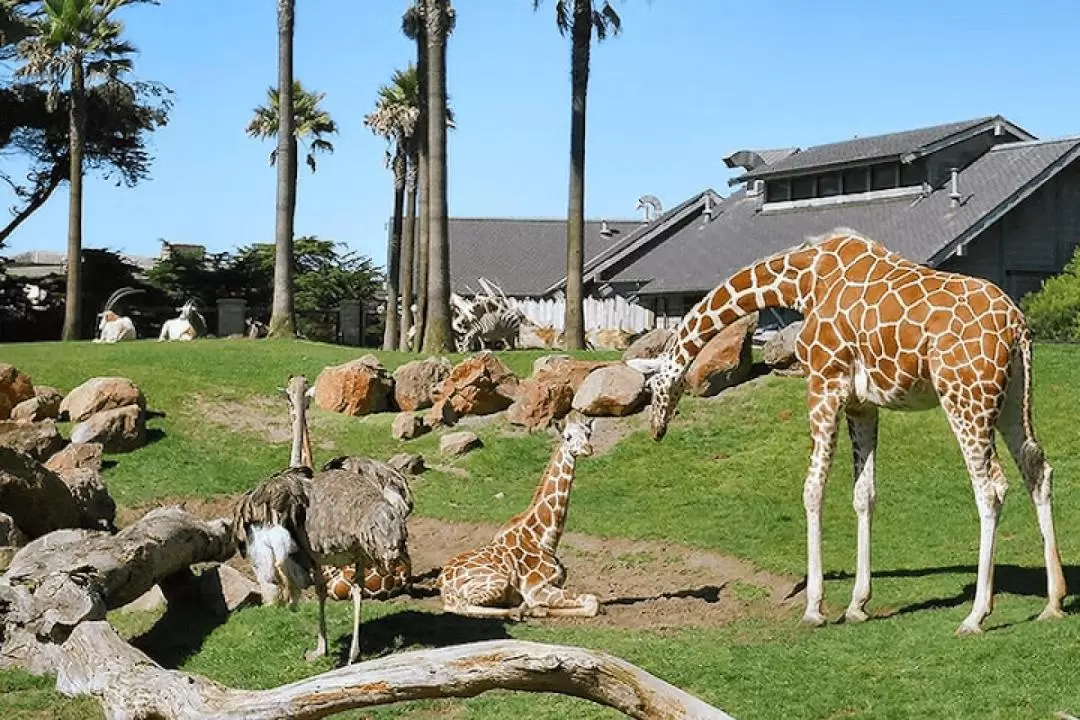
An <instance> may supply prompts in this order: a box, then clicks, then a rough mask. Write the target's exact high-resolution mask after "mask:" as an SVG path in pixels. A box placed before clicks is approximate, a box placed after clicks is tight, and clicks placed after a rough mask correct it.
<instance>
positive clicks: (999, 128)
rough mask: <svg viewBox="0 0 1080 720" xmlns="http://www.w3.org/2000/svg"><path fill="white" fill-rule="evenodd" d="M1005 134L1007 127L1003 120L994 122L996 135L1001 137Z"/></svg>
mask: <svg viewBox="0 0 1080 720" xmlns="http://www.w3.org/2000/svg"><path fill="white" fill-rule="evenodd" d="M1004 134H1005V127H1004V126H1003V125H1002V124H1001V120H998V121H997V122H995V123H994V137H1001V136H1002V135H1004Z"/></svg>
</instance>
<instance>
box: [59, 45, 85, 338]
mask: <svg viewBox="0 0 1080 720" xmlns="http://www.w3.org/2000/svg"><path fill="white" fill-rule="evenodd" d="M85 103H86V83H85V78H84V77H83V61H82V58H81V57H77V58H76V59H75V64H74V65H73V66H72V69H71V107H70V109H69V110H68V132H69V153H70V155H71V170H70V174H71V195H70V196H69V198H68V246H67V299H66V300H65V302H64V330H63V334H62V335H61V339H63V340H78V339H79V337H80V336H81V335H82V207H83V148H84V146H85V143H86V108H85V107H84V105H85Z"/></svg>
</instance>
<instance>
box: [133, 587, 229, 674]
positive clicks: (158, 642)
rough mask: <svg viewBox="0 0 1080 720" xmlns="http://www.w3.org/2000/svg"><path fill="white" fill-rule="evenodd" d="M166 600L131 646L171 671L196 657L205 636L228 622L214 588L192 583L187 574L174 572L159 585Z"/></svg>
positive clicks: (227, 615)
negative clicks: (155, 617) (159, 613)
mask: <svg viewBox="0 0 1080 720" xmlns="http://www.w3.org/2000/svg"><path fill="white" fill-rule="evenodd" d="M159 585H160V586H161V590H162V592H163V593H164V594H165V597H166V598H168V603H167V604H166V606H165V607H166V609H165V614H164V615H162V616H161V619H160V620H158V621H157V622H156V623H154V626H153V627H152V628H150V630H148V631H147V632H145V633H144V634H142V635H140V636H139V637H137V638H134V639H132V641H131V644H132V645H133V646H135V647H136V648H138V649H139V650H142V651H143V652H144V653H146V654H147V655H149V656H150V657H151V658H152V659H153V660H155V661H156V662H157V663H158V664H159V665H161V666H162V667H165V668H171V669H175V668H177V667H179V666H180V665H181V664H183V662H184V661H185V660H187V659H188V658H190V657H192V656H193V655H195V654H197V653H198V652H199V651H200V650H201V649H202V645H203V642H204V641H205V640H206V638H207V636H209V635H210V633H211V632H212V631H213V630H214V629H215V628H217V627H218V626H219V625H224V624H225V622H226V621H227V620H228V619H229V610H228V608H227V607H226V606H225V601H224V598H223V597H222V594H221V592H220V586H218V590H217V592H214V589H213V588H211V587H207V585H209V583H208V582H207V581H203V582H202V583H199V582H195V581H194V579H193V577H192V576H191V573H190V571H187V572H186V573H185V572H180V573H176V574H175V575H172V576H169V577H167V578H164V579H162V580H161V582H160V583H159Z"/></svg>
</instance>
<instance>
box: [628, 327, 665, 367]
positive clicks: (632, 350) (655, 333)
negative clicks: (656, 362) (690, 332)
mask: <svg viewBox="0 0 1080 720" xmlns="http://www.w3.org/2000/svg"><path fill="white" fill-rule="evenodd" d="M674 335H675V332H674V331H673V330H669V329H668V328H655V329H653V330H650V331H649V332H647V333H645V334H644V335H642V336H641V337H639V338H638V339H637V340H635V341H634V342H632V343H631V344H630V347H628V348H626V352H624V353H623V356H622V357H623V360H638V359H648V358H654V357H660V355H661V354H662V353H663V352H664V348H665V347H667V344H668V341H669V340H671V338H672V336H674Z"/></svg>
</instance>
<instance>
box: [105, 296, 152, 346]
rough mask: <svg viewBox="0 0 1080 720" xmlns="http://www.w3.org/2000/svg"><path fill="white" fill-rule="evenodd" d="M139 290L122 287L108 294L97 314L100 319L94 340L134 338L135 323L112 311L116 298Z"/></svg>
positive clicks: (118, 340)
mask: <svg viewBox="0 0 1080 720" xmlns="http://www.w3.org/2000/svg"><path fill="white" fill-rule="evenodd" d="M141 292H143V291H142V290H136V289H135V288H129V287H124V288H120V289H119V290H117V291H116V292H114V293H113V294H112V295H110V296H109V299H108V300H106V301H105V309H104V310H102V311H101V314H100V315H99V316H98V317H100V318H101V319H100V320H99V321H98V336H97V337H96V338H94V342H96V343H115V342H121V341H123V340H134V339H135V337H136V333H135V323H133V322H131V318H129V317H127V316H120V315H117V314H116V313H115V312H113V306H115V305H116V301H117V300H119V299H121V298H124V297H127V296H128V295H134V294H136V293H141Z"/></svg>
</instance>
